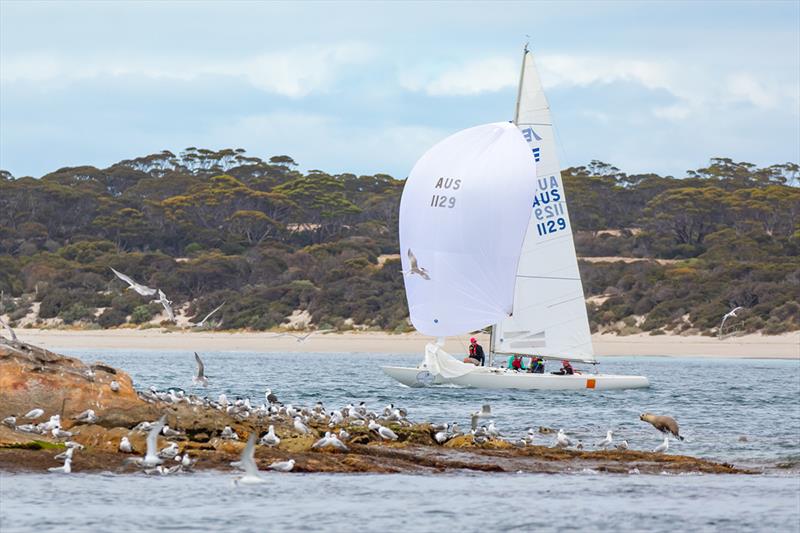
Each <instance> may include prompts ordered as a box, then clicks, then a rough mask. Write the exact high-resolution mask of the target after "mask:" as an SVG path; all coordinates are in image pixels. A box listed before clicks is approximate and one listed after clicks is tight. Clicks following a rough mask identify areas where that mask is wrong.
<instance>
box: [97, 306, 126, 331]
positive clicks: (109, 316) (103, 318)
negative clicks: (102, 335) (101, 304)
mask: <svg viewBox="0 0 800 533" xmlns="http://www.w3.org/2000/svg"><path fill="white" fill-rule="evenodd" d="M126 319H127V315H126V314H125V313H124V312H122V311H120V310H119V309H114V308H113V307H109V308H108V309H106V310H105V311H103V313H102V314H101V315H100V316H99V317H98V318H97V323H98V324H100V327H103V328H113V327H115V326H119V325H122V324H124V323H125V320H126Z"/></svg>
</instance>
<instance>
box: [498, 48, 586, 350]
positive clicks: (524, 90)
mask: <svg viewBox="0 0 800 533" xmlns="http://www.w3.org/2000/svg"><path fill="white" fill-rule="evenodd" d="M515 122H516V123H517V126H518V127H519V129H520V131H521V132H522V133H523V135H524V137H525V139H526V140H527V142H528V144H529V145H530V148H529V150H530V151H531V153H532V155H533V156H534V159H535V161H536V167H537V175H538V177H537V179H536V186H535V194H534V200H533V211H532V216H531V218H530V223H529V225H528V227H527V234H526V237H525V241H524V244H523V247H522V253H521V256H520V260H519V268H518V269H517V273H516V286H515V290H514V305H513V316H512V317H510V318H507V319H505V320H502V321H500V322H499V323H498V324H497V326H496V327H495V330H494V349H495V351H496V352H498V353H520V354H529V355H542V356H546V357H560V358H565V359H574V360H584V361H594V354H593V351H592V339H591V333H590V331H589V321H588V318H587V314H586V303H585V301H584V296H583V286H582V284H581V278H580V272H579V271H578V261H577V258H576V255H575V244H574V243H573V240H572V227H571V225H570V222H569V214H568V213H567V204H566V197H565V195H564V186H563V184H562V182H561V174H560V172H559V164H558V158H557V157H556V143H555V139H554V132H553V124H552V120H551V118H550V108H549V106H548V103H547V99H546V98H545V95H544V91H543V89H542V84H541V82H540V80H539V75H538V73H537V72H536V68H535V66H534V64H533V56H532V54H531V53H530V52H529V51H528V50H527V49H526V50H525V54H524V57H523V63H522V73H521V76H520V87H519V94H518V96H517V110H516V120H515ZM529 207H530V206H529Z"/></svg>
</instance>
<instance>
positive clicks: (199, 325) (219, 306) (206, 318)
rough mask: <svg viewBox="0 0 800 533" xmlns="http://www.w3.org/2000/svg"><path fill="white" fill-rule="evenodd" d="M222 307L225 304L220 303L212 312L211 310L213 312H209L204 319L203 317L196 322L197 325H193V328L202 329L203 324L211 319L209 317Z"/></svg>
mask: <svg viewBox="0 0 800 533" xmlns="http://www.w3.org/2000/svg"><path fill="white" fill-rule="evenodd" d="M223 305H225V302H222V303H221V304H219V305H218V306H217V307H215V308H214V310H213V311H211V312H210V313H208V314H207V315H206V317H205V318H204V319H203V320H201V321H200V322H198V323H197V324H195V327H198V328H202V327H203V326H204V325H205V323H206V320H208V319H209V318H211V315H213V314H214V313H216V312H217V311H219V310H220V309H222V306H223Z"/></svg>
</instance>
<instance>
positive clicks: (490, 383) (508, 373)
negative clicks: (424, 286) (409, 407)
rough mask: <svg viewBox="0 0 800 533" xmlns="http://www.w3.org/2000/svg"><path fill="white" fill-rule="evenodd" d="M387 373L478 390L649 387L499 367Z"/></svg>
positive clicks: (608, 377) (604, 377)
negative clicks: (447, 374) (455, 373)
mask: <svg viewBox="0 0 800 533" xmlns="http://www.w3.org/2000/svg"><path fill="white" fill-rule="evenodd" d="M381 369H382V370H383V371H384V373H386V374H387V375H388V376H390V377H392V378H394V379H396V380H397V381H399V382H400V383H402V384H404V385H406V386H408V387H424V386H431V385H432V386H436V385H456V386H460V387H473V388H480V389H521V390H581V389H594V390H612V389H640V388H645V387H649V386H650V382H649V381H648V379H647V378H646V377H644V376H619V375H613V374H574V375H571V376H559V375H555V374H529V373H526V372H516V371H514V370H506V369H501V368H488V367H475V370H473V371H472V372H470V373H468V374H465V375H463V376H459V377H456V378H450V379H448V378H444V377H442V376H441V375H437V376H431V375H430V374H428V373H427V371H426V369H425V368H423V367H415V368H412V367H398V366H384V367H381Z"/></svg>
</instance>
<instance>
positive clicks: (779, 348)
mask: <svg viewBox="0 0 800 533" xmlns="http://www.w3.org/2000/svg"><path fill="white" fill-rule="evenodd" d="M298 335H304V333H298ZM17 336H18V337H19V339H20V341H21V342H27V343H31V344H35V345H38V346H41V347H43V348H47V349H49V350H58V349H66V350H70V349H92V350H94V349H112V350H120V349H131V350H182V351H254V352H290V353H304V352H305V353H333V352H336V353H391V354H420V355H421V354H422V351H423V349H424V346H425V344H426V343H428V342H432V341H434V339H433V338H431V337H427V336H425V335H421V334H419V333H401V334H393V333H385V332H371V331H370V332H345V333H314V334H312V335H311V336H309V337H308V338H307V339H306V340H304V341H302V342H299V341H298V340H297V339H296V338H295V337H293V336H291V335H289V334H285V333H276V332H231V333H226V332H208V331H206V332H203V331H170V330H165V329H145V330H137V329H112V330H55V329H18V330H17ZM469 337H470V336H469V335H462V336H459V337H450V338H448V339H447V344H446V345H445V349H446V350H448V351H449V352H450V353H452V354H460V353H466V351H467V346H468V343H469ZM476 337H477V338H478V342H480V343H481V344H482V345H483V346H484V347H487V346H488V344H489V336H488V335H486V334H479V335H476ZM592 340H593V344H594V350H595V355H596V356H597V357H600V358H602V357H617V356H650V357H652V356H662V357H711V358H726V359H785V360H797V361H800V331H795V332H791V333H784V334H782V335H773V336H766V335H761V334H751V335H742V336H740V337H731V338H728V339H725V340H721V341H720V340H718V339H717V338H715V337H703V336H699V335H696V336H680V335H656V336H651V335H647V334H636V335H627V336H617V335H608V334H595V335H593V336H592Z"/></svg>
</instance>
